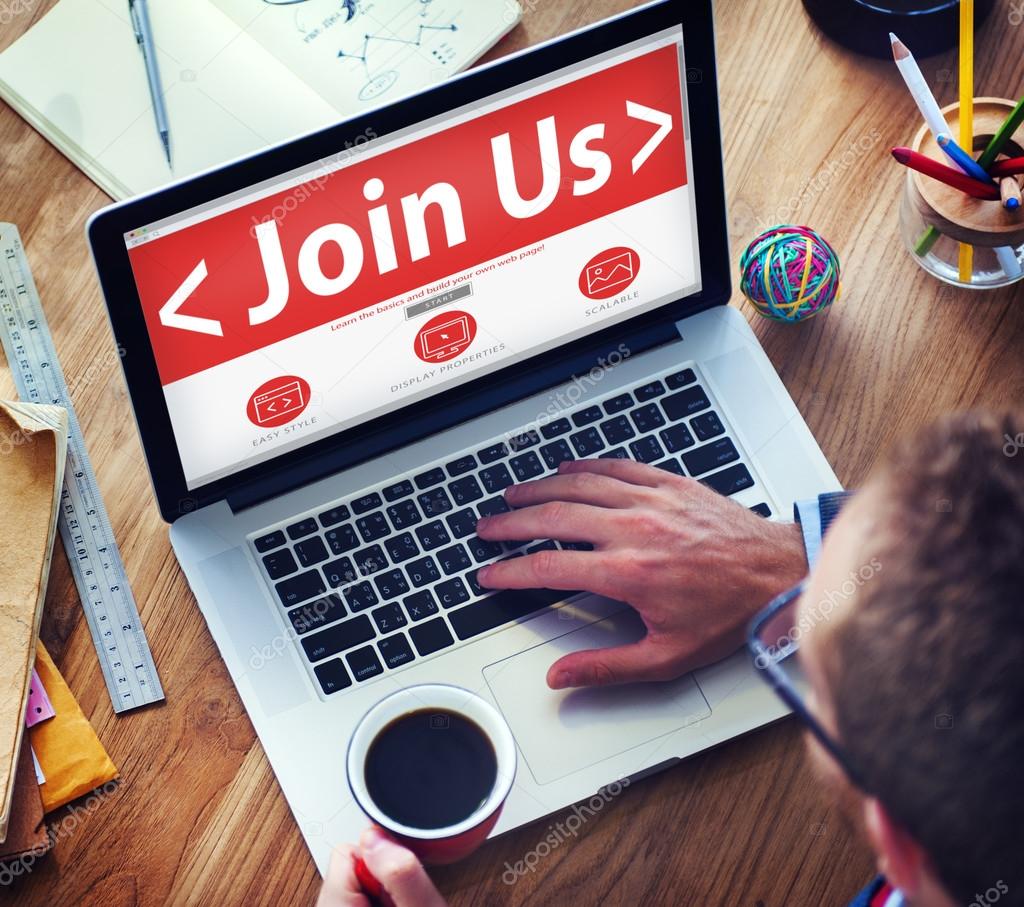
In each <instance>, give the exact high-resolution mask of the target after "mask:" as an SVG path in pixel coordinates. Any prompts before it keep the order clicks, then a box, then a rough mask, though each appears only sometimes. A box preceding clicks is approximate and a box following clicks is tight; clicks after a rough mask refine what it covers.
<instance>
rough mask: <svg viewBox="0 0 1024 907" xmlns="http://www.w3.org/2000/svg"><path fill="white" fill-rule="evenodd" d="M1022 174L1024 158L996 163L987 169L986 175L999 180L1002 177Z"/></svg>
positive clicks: (1008, 159)
mask: <svg viewBox="0 0 1024 907" xmlns="http://www.w3.org/2000/svg"><path fill="white" fill-rule="evenodd" d="M1018 173H1024V157H1011V158H1007V159H1006V160H1005V161H996V162H995V163H994V164H993V165H992V166H991V167H989V168H988V175H989V176H994V177H995V178H996V179H1001V178H1002V177H1004V176H1016V175H1017V174H1018Z"/></svg>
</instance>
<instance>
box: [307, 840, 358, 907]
mask: <svg viewBox="0 0 1024 907" xmlns="http://www.w3.org/2000/svg"><path fill="white" fill-rule="evenodd" d="M356 857H357V854H356V851H355V848H354V847H352V845H351V844H339V845H338V846H337V847H335V848H334V852H333V853H332V854H331V865H330V866H329V867H328V869H327V875H326V876H325V877H324V884H323V886H322V887H321V888H320V897H318V898H317V901H316V904H317V907H370V901H369V899H368V898H367V897H366V895H365V894H363V892H362V889H361V888H360V887H359V880H358V879H357V878H356Z"/></svg>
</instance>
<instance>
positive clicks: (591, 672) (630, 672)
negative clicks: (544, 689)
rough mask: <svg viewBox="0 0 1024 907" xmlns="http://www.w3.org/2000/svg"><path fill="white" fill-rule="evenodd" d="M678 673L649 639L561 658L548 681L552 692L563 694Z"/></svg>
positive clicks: (575, 653) (554, 665) (666, 676)
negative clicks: (561, 692)
mask: <svg viewBox="0 0 1024 907" xmlns="http://www.w3.org/2000/svg"><path fill="white" fill-rule="evenodd" d="M677 673H678V672H676V671H674V670H673V669H672V664H671V662H670V661H669V660H668V659H666V657H665V655H664V653H662V652H660V651H659V650H658V647H657V646H655V645H654V644H653V643H652V642H651V641H650V639H649V638H648V639H642V640H640V642H635V643H631V644H630V645H628V646H618V647H616V648H613V649H587V650H585V651H583V652H572V653H571V654H569V655H564V656H563V657H562V658H559V659H558V661H556V662H555V663H554V664H553V665H552V666H551V667H550V668H548V678H547V679H548V686H549V687H551V689H553V690H564V689H568V688H570V687H595V686H608V685H610V684H615V683H634V682H637V681H644V680H671V679H672V678H673V677H675V676H677Z"/></svg>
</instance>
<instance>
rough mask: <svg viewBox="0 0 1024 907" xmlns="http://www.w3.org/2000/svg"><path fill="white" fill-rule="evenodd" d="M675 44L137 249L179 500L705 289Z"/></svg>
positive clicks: (224, 206) (655, 42)
mask: <svg viewBox="0 0 1024 907" xmlns="http://www.w3.org/2000/svg"><path fill="white" fill-rule="evenodd" d="M685 74H686V67H685V61H684V59H683V43H682V30H681V29H680V28H674V29H671V30H669V31H666V32H663V33H661V34H659V35H656V36H652V37H651V38H648V39H645V40H643V41H641V42H637V43H636V44H632V45H629V46H628V47H623V48H620V49H618V50H616V51H613V52H610V53H607V54H604V55H602V56H600V57H596V58H593V59H591V60H589V61H587V62H585V63H583V64H581V65H576V66H572V67H569V68H566V69H564V70H561V71H559V72H556V73H552V74H551V75H549V76H547V77H545V78H543V79H539V80H536V81H534V82H531V83H529V84H525V85H522V86H519V87H517V88H515V89H513V90H511V91H505V92H502V93H501V94H497V95H493V96H491V97H490V98H487V99H486V100H485V101H484V102H482V103H478V104H474V105H472V107H468V108H462V109H458V110H453V111H451V112H450V113H449V114H447V115H445V116H443V117H437V118H434V119H432V120H430V121H428V122H423V123H420V124H417V125H416V126H415V127H413V128H409V129H405V130H402V131H400V132H395V133H391V134H389V135H386V136H383V137H379V136H377V135H375V134H374V133H373V130H372V128H369V129H367V131H366V133H365V134H364V135H361V136H360V137H359V138H358V139H357V140H356V141H355V142H353V143H351V145H350V147H347V148H344V149H341V150H340V151H339V152H338V153H337V154H336V155H333V156H331V157H330V158H328V159H324V160H321V161H318V162H317V163H316V164H314V165H312V166H309V167H306V168H303V169H302V170H301V171H295V172H291V173H287V174H282V175H281V176H280V177H279V178H276V179H274V180H271V181H267V182H264V183H261V184H259V185H254V186H251V187H249V188H247V189H245V190H244V191H242V192H237V193H235V194H233V195H231V196H227V197H224V198H220V199H218V200H216V201H213V202H210V203H207V204H204V205H203V206H201V207H199V208H195V209H192V210H189V211H183V212H181V213H180V214H178V215H176V216H174V217H170V218H167V219H165V220H162V221H160V222H159V223H154V224H150V225H147V226H145V227H142V228H140V229H136V230H132V231H131V232H129V233H126V234H125V237H124V238H125V243H126V245H127V247H128V256H129V260H130V263H131V268H132V272H133V275H134V279H135V282H136V285H137V288H138V292H139V297H140V300H141V302H142V307H143V312H144V316H145V321H146V326H147V329H148V331H149V335H150V339H151V341H152V347H153V352H154V356H155V359H156V365H157V369H158V371H159V376H160V383H161V385H162V387H163V392H164V395H165V398H166V402H167V408H168V412H169V415H170V420H171V424H172V427H173V431H174V436H175V441H176V443H177V446H178V452H179V455H180V458H181V463H182V466H183V469H184V473H185V480H186V483H187V485H188V487H189V488H190V489H191V488H196V487H199V486H202V485H205V484H207V483H209V482H212V481H215V480H217V479H220V478H223V477H225V476H229V475H232V474H234V473H236V472H238V471H240V470H242V469H245V468H248V467H250V466H253V465H256V464H258V463H261V462H264V461H266V460H269V459H272V458H274V457H278V456H280V455H282V454H285V453H289V452H292V451H295V450H296V449H298V448H301V447H303V446H305V445H307V444H311V443H312V442H314V441H317V440H320V439H322V438H324V437H326V436H328V435H332V434H334V433H337V432H340V431H344V430H346V429H351V428H354V427H357V426H358V425H360V424H361V423H364V422H367V421H369V420H371V419H373V418H375V417H377V416H379V415H381V414H384V413H387V412H391V411H394V410H396V409H398V408H400V407H403V406H407V405H409V404H411V403H415V402H416V401H417V400H422V399H425V398H427V397H430V396H433V395H435V394H438V393H441V392H442V391H447V390H450V389H452V388H453V387H455V386H457V385H460V384H464V383H465V382H469V381H472V380H474V379H475V378H478V377H480V376H482V375H484V374H488V373H492V372H495V371H498V370H501V369H506V368H508V369H514V368H515V367H516V363H517V362H518V361H521V360H523V359H526V358H528V357H531V356H534V355H537V354H539V353H543V352H545V351H549V350H552V349H554V348H557V347H559V346H561V345H563V344H566V343H568V342H570V341H573V340H577V339H579V338H581V337H584V336H586V335H588V334H591V333H594V332H596V331H598V330H602V329H605V328H608V327H609V326H611V325H614V324H615V323H618V322H621V321H624V320H626V319H629V318H632V317H634V316H636V315H638V314H641V313H643V312H646V311H649V310H651V309H654V308H656V307H658V306H662V305H665V304H666V303H669V302H672V301H675V300H678V299H680V298H682V297H684V296H687V295H689V294H691V293H695V292H698V291H699V290H700V267H699V256H698V251H697V249H698V237H697V228H696V208H695V202H694V196H693V192H692V188H691V184H690V172H691V166H690V141H689V134H688V121H687V117H686V78H685Z"/></svg>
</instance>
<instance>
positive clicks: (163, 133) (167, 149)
mask: <svg viewBox="0 0 1024 907" xmlns="http://www.w3.org/2000/svg"><path fill="white" fill-rule="evenodd" d="M128 14H129V15H130V16H131V19H132V27H133V28H134V29H135V40H136V41H137V42H138V43H139V49H140V50H141V51H142V59H143V60H144V61H145V63H146V78H147V79H148V80H149V94H150V97H151V98H152V99H153V116H154V117H156V131H157V132H158V133H159V134H160V141H162V142H163V145H164V153H165V154H166V155H167V163H168V165H170V163H171V131H170V128H169V127H168V125H167V108H166V107H164V92H163V87H162V86H161V84H160V70H159V69H158V68H157V62H156V44H155V43H154V41H153V28H152V26H151V25H150V24H149V11H148V10H147V8H146V0H128Z"/></svg>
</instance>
